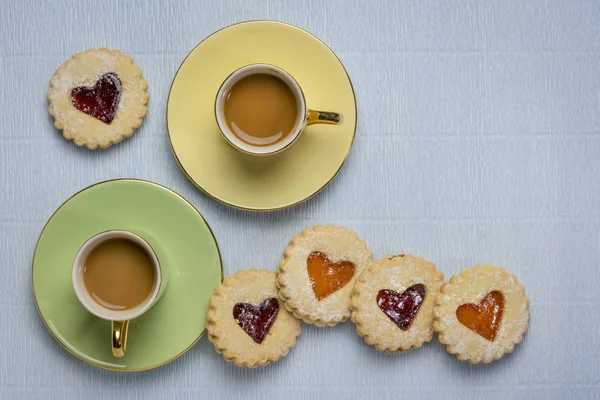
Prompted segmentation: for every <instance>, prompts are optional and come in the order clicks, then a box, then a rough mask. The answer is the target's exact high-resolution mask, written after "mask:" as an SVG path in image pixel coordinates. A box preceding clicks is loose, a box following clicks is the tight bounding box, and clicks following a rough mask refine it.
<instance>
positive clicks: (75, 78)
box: [46, 49, 149, 149]
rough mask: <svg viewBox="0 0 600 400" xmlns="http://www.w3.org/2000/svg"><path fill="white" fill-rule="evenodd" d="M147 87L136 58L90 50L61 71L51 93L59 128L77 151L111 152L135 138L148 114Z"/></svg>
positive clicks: (56, 77) (113, 52) (103, 50)
mask: <svg viewBox="0 0 600 400" xmlns="http://www.w3.org/2000/svg"><path fill="white" fill-rule="evenodd" d="M147 89H148V84H147V83H146V81H145V80H144V78H143V77H142V71H141V70H140V69H139V68H138V67H137V66H136V65H135V64H134V63H133V59H132V58H131V57H128V56H125V55H123V54H122V53H121V52H120V51H117V50H114V51H110V50H108V49H89V50H86V51H84V52H83V53H78V54H76V55H74V56H73V57H71V58H70V59H68V60H67V61H65V63H64V64H63V65H61V66H60V67H58V69H57V70H56V72H55V74H54V76H53V77H52V79H51V80H50V89H49V90H48V93H47V96H46V97H47V98H48V103H49V106H48V111H49V113H50V115H52V117H54V126H56V128H57V129H61V130H62V131H63V136H64V137H65V138H66V139H68V140H73V142H75V144H76V145H78V146H86V147H88V148H90V149H95V148H98V147H100V148H107V147H109V146H111V145H113V144H115V143H119V142H120V141H122V140H123V139H125V138H127V137H129V136H131V135H132V134H133V132H134V131H135V130H136V129H137V128H139V127H140V125H141V124H142V121H143V119H144V117H145V115H146V112H147V111H148V107H147V104H148V101H149V96H148V92H147Z"/></svg>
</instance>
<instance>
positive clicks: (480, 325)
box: [456, 290, 504, 341]
mask: <svg viewBox="0 0 600 400" xmlns="http://www.w3.org/2000/svg"><path fill="white" fill-rule="evenodd" d="M503 310H504V296H503V295H502V293H500V292H499V291H497V290H494V291H493V292H490V293H488V295H487V296H485V297H484V298H483V299H482V300H481V301H480V302H479V304H477V305H476V304H471V303H468V304H463V305H462V306H460V307H458V308H457V309H456V318H458V320H459V321H460V323H461V324H463V325H464V326H466V327H467V328H469V329H470V330H472V331H474V332H476V333H478V334H479V335H481V336H483V337H484V338H486V339H487V340H489V341H493V340H494V339H495V338H496V334H497V333H498V328H500V321H502V311H503Z"/></svg>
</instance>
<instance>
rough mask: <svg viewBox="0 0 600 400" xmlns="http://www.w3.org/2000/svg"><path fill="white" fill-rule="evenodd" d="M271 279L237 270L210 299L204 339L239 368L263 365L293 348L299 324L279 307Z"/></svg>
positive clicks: (264, 273) (266, 274)
mask: <svg viewBox="0 0 600 400" xmlns="http://www.w3.org/2000/svg"><path fill="white" fill-rule="evenodd" d="M275 278H276V274H275V272H273V271H267V270H265V269H261V270H256V269H251V270H249V271H238V272H237V273H236V274H235V275H231V276H228V277H227V278H225V280H224V281H223V283H221V285H219V286H218V287H217V289H216V290H215V293H214V294H213V295H212V297H211V298H210V302H209V308H208V313H207V330H208V339H209V340H210V341H211V342H212V343H213V345H214V346H215V350H216V351H217V352H218V353H221V354H223V357H224V358H225V359H226V360H227V361H231V362H234V363H235V364H236V365H238V366H240V367H241V366H247V367H252V368H253V367H257V366H262V365H267V364H269V363H271V362H274V361H277V360H279V359H280V358H281V357H283V356H285V355H287V354H288V352H289V351H290V348H292V347H294V346H295V345H296V337H297V336H298V335H300V332H301V324H300V321H299V320H297V319H296V318H294V317H293V316H292V314H290V313H289V312H288V311H287V310H286V309H285V307H283V306H281V304H280V301H279V299H278V296H277V288H276V286H275Z"/></svg>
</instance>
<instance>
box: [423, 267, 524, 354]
mask: <svg viewBox="0 0 600 400" xmlns="http://www.w3.org/2000/svg"><path fill="white" fill-rule="evenodd" d="M434 318H435V322H434V324H433V326H434V328H435V330H436V331H437V332H438V333H439V340H440V342H441V343H443V344H445V345H446V350H447V351H448V353H450V354H455V355H456V357H458V359H459V360H461V361H465V360H466V361H469V362H471V363H473V364H477V363H480V362H484V363H489V362H491V361H493V360H499V359H500V358H502V357H503V356H504V355H505V354H507V353H512V351H513V350H514V348H515V346H516V345H517V344H519V343H521V341H522V340H523V335H524V334H525V332H527V328H528V326H529V322H528V321H529V300H528V299H527V297H525V288H524V287H523V285H521V284H520V283H519V282H517V278H516V277H515V276H514V275H511V274H509V273H508V272H506V270H505V269H503V268H498V267H493V266H491V265H487V266H476V267H475V268H472V269H465V270H463V271H462V272H461V273H460V274H459V275H455V276H453V277H452V278H450V281H449V282H447V283H445V284H444V286H442V289H441V291H440V294H439V295H438V296H437V299H436V305H435V308H434Z"/></svg>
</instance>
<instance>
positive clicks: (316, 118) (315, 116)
mask: <svg viewBox="0 0 600 400" xmlns="http://www.w3.org/2000/svg"><path fill="white" fill-rule="evenodd" d="M343 122H344V116H343V115H342V114H338V113H334V112H329V111H315V110H308V117H307V118H306V125H312V124H329V125H340V124H341V123H343Z"/></svg>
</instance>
